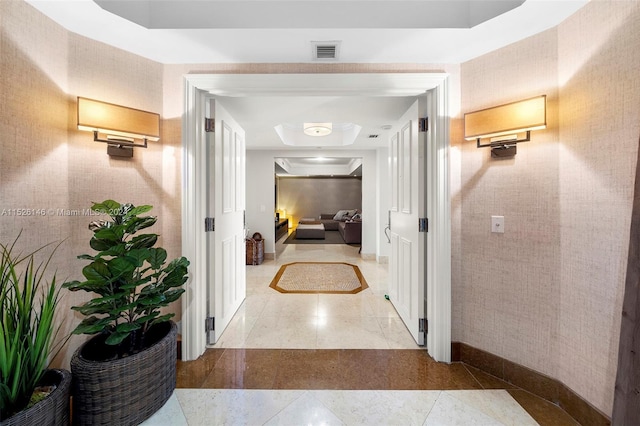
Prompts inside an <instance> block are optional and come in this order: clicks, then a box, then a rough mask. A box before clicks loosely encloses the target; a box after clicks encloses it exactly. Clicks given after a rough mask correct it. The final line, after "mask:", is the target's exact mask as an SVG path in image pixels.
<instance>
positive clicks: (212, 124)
mask: <svg viewBox="0 0 640 426" xmlns="http://www.w3.org/2000/svg"><path fill="white" fill-rule="evenodd" d="M215 130H216V119H215V118H206V117H205V119H204V131H205V132H215Z"/></svg>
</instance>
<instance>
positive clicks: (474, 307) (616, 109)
mask: <svg viewBox="0 0 640 426" xmlns="http://www.w3.org/2000/svg"><path fill="white" fill-rule="evenodd" d="M639 52H640V3H637V2H631V1H592V2H590V3H589V4H588V5H587V6H585V7H584V8H583V9H581V10H580V11H579V12H578V13H576V14H575V15H574V16H572V17H570V18H569V19H568V20H567V21H565V22H564V23H562V24H561V25H560V26H559V27H557V28H555V29H551V30H548V31H546V32H545V33H542V34H539V35H537V36H534V37H531V38H529V39H526V40H523V41H521V42H519V43H516V44H513V45H511V46H508V47H505V48H503V49H501V50H499V51H496V52H493V53H490V54H488V55H485V56H483V57H481V58H478V59H475V60H472V61H469V62H467V63H465V64H462V79H461V87H462V106H463V112H466V111H472V110H476V109H479V108H483V107H488V106H493V105H498V104H501V103H504V102H509V101H513V100H518V99H524V98H527V97H530V96H534V95H538V94H545V93H546V94H547V96H548V124H549V125H548V128H547V129H546V130H544V131H539V132H534V133H532V142H529V143H525V144H521V145H518V154H517V156H516V157H515V158H513V159H509V160H492V159H490V158H489V150H488V149H477V148H476V147H475V144H473V143H465V144H464V147H463V149H462V157H461V162H462V203H461V205H462V207H461V209H462V214H461V216H462V225H461V270H462V277H461V281H460V282H458V283H456V284H455V287H454V292H455V294H456V295H458V296H459V297H457V298H456V299H454V300H455V302H458V303H460V304H461V306H462V312H461V317H462V324H461V329H460V330H459V331H460V333H461V336H462V337H461V338H460V340H462V341H463V342H466V343H469V344H471V345H473V346H476V347H479V348H482V349H485V350H487V351H489V352H492V353H495V354H497V355H500V356H502V357H505V358H507V359H509V360H512V361H515V362H518V363H521V364H524V365H526V366H528V367H530V368H533V369H535V370H537V371H540V372H542V373H545V374H548V375H550V376H552V377H555V378H557V379H559V380H560V381H562V382H563V383H565V384H566V385H567V386H569V387H570V388H572V389H573V390H574V391H576V392H577V393H578V394H580V395H581V396H583V397H584V398H586V399H587V400H588V401H590V402H591V403H592V404H594V405H595V406H596V407H597V408H599V409H601V410H602V411H603V412H604V413H606V414H608V415H610V414H611V409H612V404H613V387H614V383H615V375H616V368H617V352H618V338H619V328H620V315H621V302H622V295H623V294H622V293H623V288H624V278H625V277H624V274H625V271H626V262H627V246H628V241H629V224H630V215H631V202H632V195H633V182H634V172H633V171H634V167H635V158H636V153H637V149H638V139H639V137H640V103H639V102H638V100H639V99H640V74H639V73H638V71H637V70H638V65H640V53H639ZM491 215H504V216H505V230H506V231H505V233H504V234H491V233H490V232H489V224H490V216H491ZM455 302H454V303H455Z"/></svg>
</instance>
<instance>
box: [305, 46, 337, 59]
mask: <svg viewBox="0 0 640 426" xmlns="http://www.w3.org/2000/svg"><path fill="white" fill-rule="evenodd" d="M311 48H312V51H311V55H312V56H311V57H312V59H313V60H314V61H337V60H338V55H339V54H340V42H339V41H312V42H311Z"/></svg>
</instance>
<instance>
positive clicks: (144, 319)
mask: <svg viewBox="0 0 640 426" xmlns="http://www.w3.org/2000/svg"><path fill="white" fill-rule="evenodd" d="M158 315H160V312H157V311H154V312H152V313H150V314H149V315H145V316H142V317H138V318H136V323H138V324H144V323H145V322H147V321H151V320H152V319H154V318H155V317H157V316H158Z"/></svg>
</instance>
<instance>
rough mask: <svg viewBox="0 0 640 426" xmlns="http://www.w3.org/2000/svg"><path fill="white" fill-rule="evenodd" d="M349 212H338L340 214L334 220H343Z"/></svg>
mask: <svg viewBox="0 0 640 426" xmlns="http://www.w3.org/2000/svg"><path fill="white" fill-rule="evenodd" d="M347 212H348V210H338V213H336V215H335V216H334V217H333V220H342V219H343V218H344V215H345V214H346V213H347Z"/></svg>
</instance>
